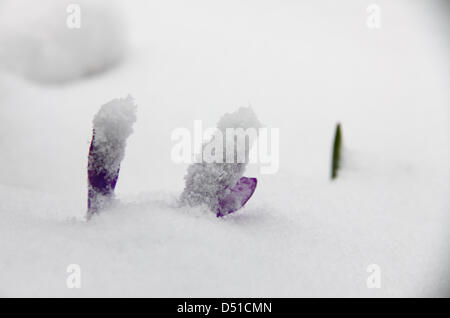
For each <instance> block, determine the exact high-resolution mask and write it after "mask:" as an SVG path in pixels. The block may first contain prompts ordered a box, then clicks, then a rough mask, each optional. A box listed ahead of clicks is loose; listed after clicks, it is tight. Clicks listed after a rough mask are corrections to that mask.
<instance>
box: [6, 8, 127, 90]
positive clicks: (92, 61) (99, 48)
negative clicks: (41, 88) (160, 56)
mask: <svg viewBox="0 0 450 318" xmlns="http://www.w3.org/2000/svg"><path fill="white" fill-rule="evenodd" d="M71 3H72V2H71V1H68V0H63V1H52V0H43V1H38V2H37V1H30V0H14V1H12V0H7V1H3V2H0V48H1V49H0V67H2V68H5V69H7V70H9V71H11V72H13V73H17V74H19V75H21V76H23V77H25V78H27V79H30V80H33V81H37V82H41V83H63V82H68V81H72V80H76V79H79V78H82V77H86V76H90V75H93V74H97V73H100V72H103V71H106V70H108V69H110V68H111V67H112V66H114V65H116V64H117V63H119V62H120V61H121V60H122V59H123V58H124V56H125V53H126V48H127V44H126V43H127V40H126V34H125V32H124V29H125V28H124V21H123V19H122V18H121V15H120V14H119V12H116V9H115V8H116V7H115V5H114V4H111V3H110V2H108V3H107V2H106V1H102V0H95V1H92V0H90V1H86V0H81V1H77V4H78V5H79V8H80V9H81V11H80V21H81V24H80V28H79V29H78V28H69V27H68V26H67V24H66V20H67V19H69V18H70V15H71V13H72V12H73V11H71V10H69V11H67V10H68V6H69V4H71ZM106 4H107V5H106Z"/></svg>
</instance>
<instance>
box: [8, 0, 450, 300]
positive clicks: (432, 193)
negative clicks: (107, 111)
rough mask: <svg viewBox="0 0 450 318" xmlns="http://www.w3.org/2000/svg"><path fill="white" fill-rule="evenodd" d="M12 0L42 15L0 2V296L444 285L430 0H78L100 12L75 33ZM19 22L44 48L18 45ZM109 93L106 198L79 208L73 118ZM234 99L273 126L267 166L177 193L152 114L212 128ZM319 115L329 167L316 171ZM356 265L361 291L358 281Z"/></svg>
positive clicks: (438, 55) (80, 147)
mask: <svg viewBox="0 0 450 318" xmlns="http://www.w3.org/2000/svg"><path fill="white" fill-rule="evenodd" d="M14 1H15V0H14ZM21 2H22V3H26V5H27V8H28V10H25V11H26V13H27V14H30V12H33V10H38V11H39V12H40V13H39V14H42V15H43V16H44V17H45V19H46V21H49V22H48V24H47V26H42V25H41V24H40V23H41V22H40V21H41V20H39V19H36V20H35V21H34V20H33V21H32V20H30V19H25V20H24V19H22V18H21V14H24V10H21V9H20V6H19V8H18V7H17V5H12V4H11V3H12V0H0V16H5V15H7V16H8V17H9V19H8V21H7V22H8V24H7V27H5V24H3V27H2V24H1V23H0V57H1V63H0V66H1V67H2V69H1V73H0V296H8V297H9V296H40V297H42V296H63V297H79V296H153V297H163V296H172V297H175V296H180V297H194V296H203V297H231V296H236V297H239V296H247V297H250V296H254V297H257V296H261V297H262V296H264V297H278V296H286V297H296V296H297V297H298V296H362V297H382V296H437V295H448V293H449V288H450V286H449V283H450V282H449V279H448V277H449V274H450V273H449V269H448V265H449V260H450V255H449V252H450V244H449V243H450V237H449V234H450V230H449V229H448V224H450V223H449V221H450V216H449V209H450V201H449V193H450V192H449V191H450V169H449V168H450V165H449V163H450V134H449V127H450V115H449V105H450V93H449V84H450V73H449V69H450V68H449V67H450V64H449V62H450V61H449V59H448V57H449V56H450V42H449V39H450V37H449V34H448V30H450V28H449V22H450V20H449V16H448V12H449V6H448V5H447V4H445V2H444V1H395V2H392V1H387V0H382V1H381V0H380V1H377V4H378V5H379V7H380V8H381V17H382V20H381V21H382V27H381V29H377V30H373V29H369V28H367V26H366V19H367V16H368V13H367V12H366V8H367V6H368V5H369V4H371V2H369V1H356V0H354V1H348V2H347V3H346V4H345V5H344V4H338V3H337V2H335V1H331V0H330V1H310V2H302V3H300V2H299V1H287V0H285V1H256V0H255V1H234V0H232V1H220V2H219V1H199V0H194V1H189V2H184V1H174V0H169V1H146V0H135V1H128V4H127V3H126V2H125V1H119V2H118V3H117V4H115V5H114V6H113V5H112V4H111V2H107V1H103V2H102V1H100V0H98V1H96V3H97V4H96V6H95V8H96V10H97V11H95V12H96V17H97V18H96V19H94V20H91V21H90V24H87V25H86V28H89V27H93V28H94V27H95V21H98V23H99V24H100V25H101V27H98V26H97V27H98V28H97V29H96V32H95V38H94V39H93V38H92V37H91V35H92V33H91V32H85V33H83V34H82V35H81V36H80V35H77V36H75V38H73V39H72V40H73V41H75V42H72V41H70V37H71V36H72V34H71V33H70V32H69V31H68V30H67V29H66V26H65V18H66V16H67V13H66V12H65V10H48V12H47V11H46V10H43V8H47V7H49V8H50V7H53V5H54V6H55V7H58V8H60V7H61V4H60V3H61V1H58V5H56V4H55V3H56V2H57V1H56V0H55V1H48V0H46V1H45V6H44V5H42V6H39V5H38V4H36V1H34V2H32V1H25V0H21ZM14 3H16V2H14ZM42 3H44V2H42ZM67 3H69V2H67ZM86 3H87V2H86ZM99 7H100V8H104V9H103V10H98V8H99ZM81 8H82V9H83V8H85V12H89V11H90V9H89V8H90V6H88V5H86V6H85V7H84V6H83V2H81ZM117 9H119V10H117ZM8 10H10V11H8ZM55 12H59V13H60V14H61V16H59V15H58V14H57V13H55ZM113 12H121V18H122V19H124V20H125V21H128V23H129V25H128V32H127V31H125V30H124V31H123V34H122V33H121V32H118V31H117V30H116V29H115V28H114V26H115V22H114V21H115V20H114V19H112V20H111V19H110V17H111V16H113V14H116V13H113ZM0 21H5V20H4V19H0ZM58 23H61V34H60V33H59V32H58V31H57V27H56V25H58ZM92 23H93V24H92ZM117 23H123V21H122V20H120V21H117ZM92 25H94V26H92ZM36 26H40V27H39V29H38V30H39V31H38V32H39V34H48V37H47V38H45V39H46V40H45V42H43V43H47V45H48V46H49V47H50V48H53V49H51V50H50V51H45V50H46V49H45V46H44V48H40V47H39V46H36V44H35V43H36V42H33V41H36V39H42V38H41V37H36V36H35V34H36V33H35V30H36ZM105 26H106V27H105ZM46 28H48V29H46ZM82 29H83V27H82ZM16 30H21V36H20V37H14V36H12V35H14V34H15V33H14V32H16ZM47 30H48V32H46V31H47ZM120 30H122V29H120ZM72 31H73V30H72ZM67 32H69V33H67ZM74 32H76V31H74ZM11 34H12V35H11ZM67 37H69V41H68V38H67ZM122 37H124V38H126V39H127V41H123V42H122ZM61 38H62V39H64V40H61ZM114 38H120V39H121V40H120V44H118V43H114V45H111V41H110V40H111V39H114ZM95 39H105V40H104V41H96V40H95ZM11 41H12V42H11ZM30 42H31V44H30ZM67 42H70V43H71V45H73V47H72V46H71V47H72V49H71V50H69V51H70V52H73V50H75V49H76V50H77V51H76V52H78V53H77V55H76V56H77V57H79V59H75V61H76V62H74V63H73V64H71V65H70V67H68V65H67V62H66V61H67V60H66V58H67V54H68V53H67V51H65V50H62V49H58V47H59V46H61V47H62V48H64V47H66V46H67ZM5 43H8V45H6V44H5ZM11 43H12V44H11ZM37 43H41V42H39V41H38V42H37ZM86 43H89V45H93V48H92V47H90V48H86V52H89V54H88V53H83V52H84V50H83V48H84V45H85V44H86ZM96 45H97V46H98V47H97V46H96ZM20 48H26V49H25V50H31V51H26V52H27V54H22V55H20V56H19V53H20V52H21V51H22V50H23V49H20ZM33 50H35V51H36V50H37V51H38V52H41V53H42V52H50V53H49V54H50V55H49V56H50V61H54V63H55V64H54V66H55V69H56V70H57V72H56V73H55V71H54V69H53V70H52V71H51V72H50V73H47V68H42V67H32V66H33V65H35V64H36V63H37V64H39V65H41V64H40V63H41V62H42V63H44V65H45V63H48V61H49V60H48V59H47V58H48V56H47V55H45V54H43V53H42V54H41V53H40V54H38V55H35V54H30V52H35V51H33ZM42 50H43V51H42ZM83 54H86V55H83ZM36 56H37V57H36ZM117 56H121V57H122V56H123V57H122V58H121V60H122V63H121V64H119V65H116V66H115V67H111V68H109V69H108V70H107V71H106V72H101V73H96V74H91V73H90V72H87V73H86V70H87V69H90V67H88V66H89V65H91V63H94V64H95V62H96V61H97V63H98V61H102V60H103V59H104V58H105V59H108V58H112V59H113V60H115V57H117ZM19 57H20V58H19ZM83 57H85V58H83ZM33 58H35V60H33ZM72 58H73V57H70V58H69V61H71V60H72ZM50 64H51V63H50ZM77 65H78V66H79V68H80V69H77ZM108 65H109V64H108ZM56 66H57V67H56ZM100 69H102V68H100ZM65 71H67V72H65ZM49 74H50V75H49ZM55 74H57V75H58V76H56V77H53V75H55ZM40 75H42V76H40ZM47 75H49V76H51V78H52V79H53V80H54V79H55V78H56V79H58V81H60V83H58V81H57V83H55V82H54V81H53V83H52V84H49V83H48V81H47V79H48V78H49V77H48V76H47ZM85 75H89V76H88V77H85ZM80 76H81V77H80ZM83 76H84V77H83ZM74 78H75V79H76V80H74ZM128 94H131V95H133V97H134V98H135V100H136V104H137V105H138V111H137V123H136V124H135V127H134V128H135V129H134V134H133V135H132V136H131V137H130V138H129V141H128V146H127V151H126V155H125V160H124V161H123V163H122V168H121V173H120V178H119V183H118V186H117V194H118V197H119V199H120V203H119V204H118V205H117V206H116V207H114V208H112V209H111V210H108V211H105V212H104V213H103V214H101V215H100V216H98V217H94V218H93V219H92V220H91V221H89V222H85V221H84V216H85V213H86V200H87V181H86V179H87V174H86V167H87V154H88V150H89V143H90V138H91V133H92V119H93V116H94V114H95V113H96V112H97V111H98V110H99V108H100V106H101V105H103V104H105V103H106V102H108V101H110V100H112V99H114V98H118V97H125V96H127V95H128ZM248 104H251V105H252V108H253V110H254V111H255V113H256V114H257V115H258V118H259V119H260V121H261V122H262V123H263V124H265V125H267V126H268V127H274V128H279V129H280V153H279V158H280V167H279V171H278V172H277V173H275V174H269V175H264V174H260V169H259V166H258V165H257V164H256V165H250V166H249V168H248V169H247V172H246V173H245V175H246V176H248V177H257V178H258V187H257V189H256V192H255V194H254V196H253V197H252V199H251V200H250V201H249V202H248V204H247V205H246V207H245V208H244V209H242V210H240V211H238V212H237V213H236V214H234V215H231V216H228V217H225V218H222V219H218V218H216V217H215V215H214V214H213V213H211V212H209V211H206V210H203V209H201V208H180V207H177V199H178V197H179V195H180V194H181V192H182V191H183V187H184V180H183V177H184V175H185V173H186V169H187V165H185V164H176V163H174V162H173V161H172V160H171V157H170V154H171V149H172V146H173V145H174V143H173V142H172V141H171V133H172V131H173V130H174V129H176V128H179V127H186V128H188V129H192V128H193V123H194V120H196V119H199V120H202V121H203V123H204V126H205V127H208V126H209V127H214V126H215V125H216V123H217V120H218V119H219V118H220V117H221V116H222V115H223V114H224V113H225V112H231V111H234V110H236V109H237V108H238V107H239V106H247V105H248ZM337 121H340V122H342V125H343V136H344V146H345V150H344V167H343V169H342V171H341V173H340V175H339V178H338V179H337V180H336V181H335V182H330V181H329V173H330V171H329V169H330V158H331V142H332V137H333V133H334V131H333V130H334V126H335V124H336V122H337ZM70 264H78V265H80V267H81V281H82V285H81V288H80V289H69V288H67V285H66V279H67V277H68V275H69V273H67V272H66V269H67V267H68V266H69V265H70ZM370 264H377V265H379V266H380V268H381V288H379V289H369V288H367V285H366V280H367V278H368V276H369V275H370V273H368V272H367V271H366V269H367V267H368V266H369V265H370Z"/></svg>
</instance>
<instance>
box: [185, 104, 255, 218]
mask: <svg viewBox="0 0 450 318" xmlns="http://www.w3.org/2000/svg"><path fill="white" fill-rule="evenodd" d="M260 127H261V123H260V122H259V120H258V119H257V117H256V115H255V113H254V112H253V110H252V109H251V107H241V108H239V109H238V110H237V111H236V112H234V113H231V114H228V113H227V114H225V115H224V116H223V117H222V118H221V119H220V120H219V122H218V124H217V129H218V132H220V133H219V135H220V136H222V137H223V138H224V140H223V142H221V143H219V144H220V145H221V146H220V147H222V149H215V147H214V144H215V143H214V139H211V140H210V141H208V142H206V143H205V144H204V145H203V147H202V148H203V152H204V150H205V149H211V148H214V152H215V153H217V152H223V154H224V155H223V158H224V160H223V161H222V162H217V161H215V162H211V161H208V160H205V156H203V158H202V161H201V162H199V163H194V164H192V165H191V166H189V168H188V172H187V175H186V177H185V180H186V185H185V189H184V191H183V193H182V195H181V199H180V200H181V202H182V203H183V204H187V205H190V206H196V205H202V204H204V205H206V206H207V207H208V208H209V209H210V210H211V211H213V212H214V213H217V215H218V216H223V214H224V213H223V211H225V210H227V211H228V213H231V212H232V211H235V210H236V208H235V207H233V208H232V209H224V206H225V203H224V202H231V201H230V198H228V196H229V195H230V189H234V188H233V187H235V186H236V185H237V184H238V183H239V182H240V179H241V177H242V176H243V173H244V171H245V168H246V166H247V163H248V154H249V152H250V147H251V145H252V142H251V140H248V142H244V143H239V142H237V140H238V139H239V138H242V137H243V138H246V139H251V138H250V137H247V136H246V135H245V134H246V133H247V132H248V131H249V130H252V131H253V132H254V135H255V137H257V134H258V129H259V128H260ZM229 130H232V131H234V134H227V131H229ZM229 158H231V159H234V160H232V161H231V162H230V161H229V160H228V159H229ZM238 158H244V160H242V161H240V160H237V159H238ZM245 180H247V178H245ZM253 181H254V184H252V187H250V188H252V189H251V191H250V192H251V193H250V194H247V196H248V197H246V198H245V199H242V198H240V199H235V198H233V200H235V202H239V204H242V205H243V204H245V202H246V201H247V200H248V198H249V196H251V194H253V191H254V188H255V187H256V180H253ZM241 188H242V187H241ZM236 191H237V190H236V189H234V190H233V192H236ZM244 197H245V196H244ZM227 204H228V203H227ZM228 205H229V204H228Z"/></svg>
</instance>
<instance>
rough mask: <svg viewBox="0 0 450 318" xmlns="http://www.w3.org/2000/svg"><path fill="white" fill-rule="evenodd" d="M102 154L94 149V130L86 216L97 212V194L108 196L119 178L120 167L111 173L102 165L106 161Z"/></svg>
mask: <svg viewBox="0 0 450 318" xmlns="http://www.w3.org/2000/svg"><path fill="white" fill-rule="evenodd" d="M103 156H104V154H103V153H102V152H100V151H98V149H96V146H95V130H94V131H93V134H92V142H91V147H90V148H89V160H88V181H89V191H88V217H90V216H91V215H92V214H94V213H96V212H97V210H98V208H99V207H98V202H97V201H98V197H99V196H102V197H104V198H108V197H112V196H113V195H114V189H115V188H116V184H117V179H118V178H119V171H120V168H119V169H117V170H116V171H115V172H114V173H113V174H112V175H111V172H110V171H108V167H105V166H103V163H104V162H105V161H106V160H105V158H103Z"/></svg>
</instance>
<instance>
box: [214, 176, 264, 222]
mask: <svg viewBox="0 0 450 318" xmlns="http://www.w3.org/2000/svg"><path fill="white" fill-rule="evenodd" d="M256 184H257V180H256V178H246V177H242V178H241V179H240V180H239V181H238V183H236V185H235V186H234V187H232V188H229V189H227V192H226V194H225V196H224V197H223V198H222V199H220V200H219V209H218V211H217V217H222V216H225V215H227V214H230V213H233V212H236V211H237V210H239V209H240V208H242V207H243V206H244V205H245V204H246V203H247V201H248V200H249V199H250V198H251V196H252V195H253V193H254V192H255V189H256Z"/></svg>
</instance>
